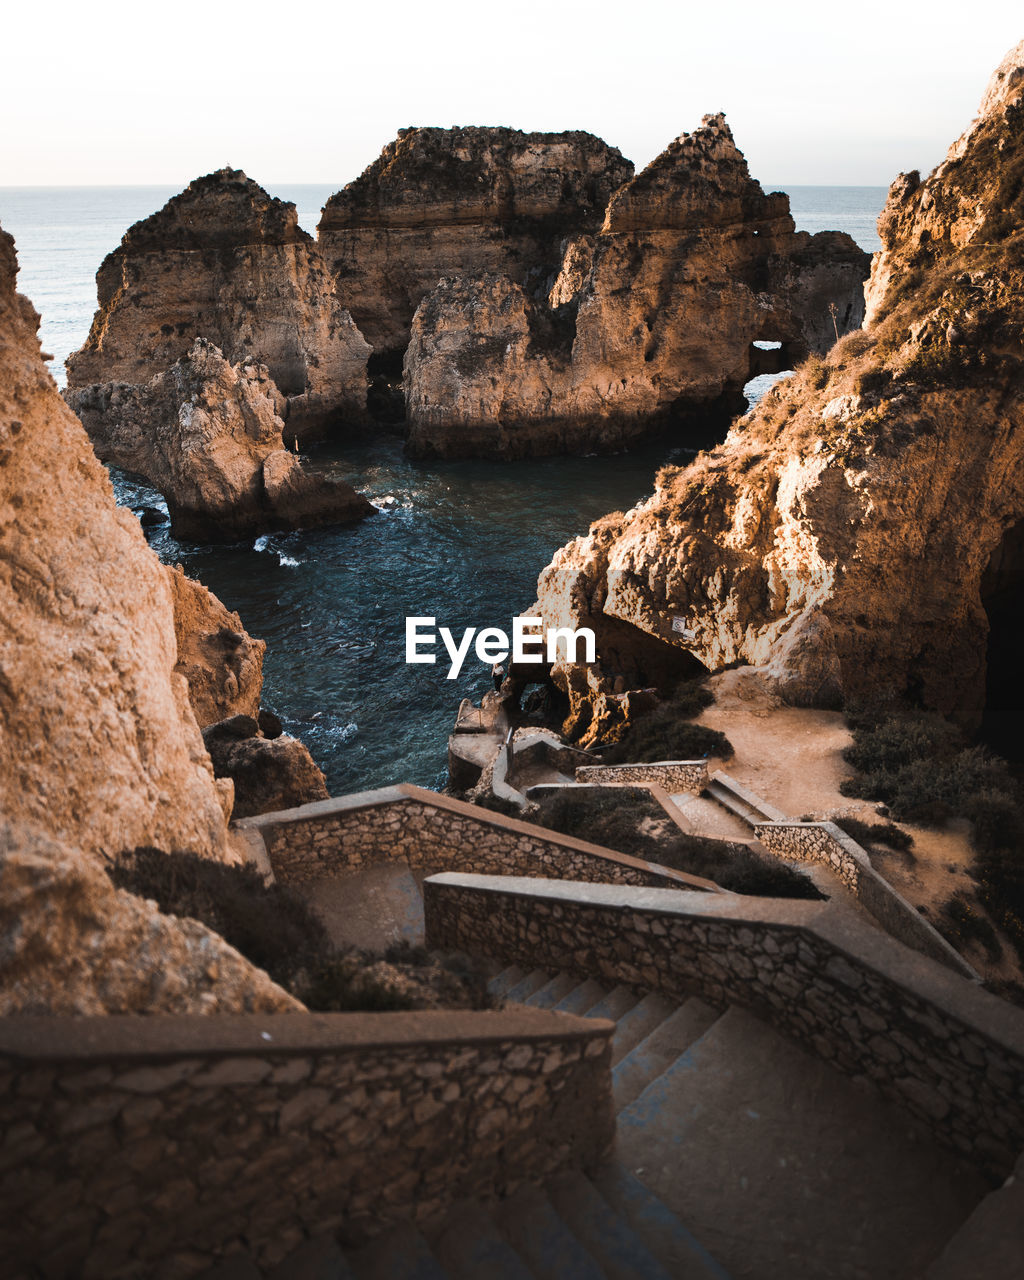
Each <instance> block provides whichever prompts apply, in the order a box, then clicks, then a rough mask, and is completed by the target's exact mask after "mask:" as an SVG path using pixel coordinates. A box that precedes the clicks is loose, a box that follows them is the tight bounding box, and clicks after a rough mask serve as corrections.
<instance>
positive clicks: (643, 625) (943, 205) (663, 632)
mask: <svg viewBox="0 0 1024 1280" xmlns="http://www.w3.org/2000/svg"><path fill="white" fill-rule="evenodd" d="M1022 65H1024V45H1022V46H1019V47H1018V49H1017V50H1015V51H1014V53H1013V54H1012V55H1011V56H1010V58H1008V60H1007V62H1005V63H1004V64H1003V66H1002V67H1001V68H1000V71H999V73H997V78H996V80H995V81H994V82H993V85H992V86H990V89H989V91H988V92H987V94H986V97H985V102H984V110H983V113H982V114H981V116H980V117H979V118H978V120H977V121H976V122H975V124H974V126H973V127H972V128H971V129H970V130H969V131H968V132H967V133H966V134H965V135H964V137H963V138H961V139H960V140H959V141H958V142H957V143H956V144H954V146H953V147H952V149H951V150H950V153H949V155H948V157H947V159H946V161H945V162H944V163H943V164H942V165H940V166H939V168H938V169H937V170H936V171H935V172H934V173H933V174H932V175H931V177H930V178H928V179H927V180H926V181H924V182H921V181H920V179H919V178H918V175H917V174H910V175H901V176H900V177H899V178H898V179H897V180H896V181H895V182H894V183H893V186H892V189H891V191H890V194H889V201H888V204H887V205H886V208H885V211H884V212H883V214H882V216H881V218H880V221H879V230H880V234H881V236H882V240H883V251H882V253H881V254H880V255H878V256H877V258H876V260H875V264H874V269H873V272H872V276H871V281H870V285H869V288H868V298H869V301H870V314H869V318H868V322H867V327H866V329H865V330H864V331H863V332H858V333H854V334H850V335H848V336H847V337H845V338H843V339H842V340H841V341H840V342H839V343H838V344H836V346H835V347H834V348H833V349H832V351H831V352H830V353H829V354H828V356H827V357H826V359H825V360H824V361H821V360H818V359H811V360H809V361H808V362H807V363H806V364H805V365H804V366H803V367H802V368H801V369H800V370H799V371H798V373H797V374H796V376H794V377H793V378H791V379H789V380H787V381H786V382H784V383H780V384H777V385H776V387H775V388H774V389H773V390H772V392H770V393H769V394H768V395H767V396H766V397H765V399H764V400H763V401H762V402H761V404H760V405H759V406H758V407H757V408H756V410H755V411H754V412H752V413H751V414H749V415H748V416H746V417H745V418H743V419H741V420H740V421H739V422H738V423H737V424H736V425H735V426H734V428H733V429H732V431H731V432H730V434H729V436H728V438H727V440H726V442H725V443H724V444H723V445H722V446H721V447H719V448H716V449H714V450H712V451H711V452H709V453H706V454H702V455H701V456H699V457H698V459H697V460H696V461H695V462H694V463H693V465H692V466H689V467H687V468H683V469H680V468H666V469H665V470H663V471H662V472H661V473H660V474H659V475H658V477H657V481H656V488H655V492H654V495H653V496H652V497H651V498H650V499H648V500H647V501H646V502H643V503H641V504H639V505H638V506H637V507H635V508H633V510H631V511H629V512H627V513H626V514H625V515H623V514H621V513H616V514H615V515H612V516H609V517H607V518H606V519H604V520H601V521H599V522H597V523H596V524H595V525H594V526H593V527H592V528H591V531H590V533H589V534H588V535H586V536H585V537H582V538H578V539H577V540H576V541H575V542H572V543H570V544H569V545H568V546H567V547H565V548H563V549H562V550H561V551H559V552H558V553H557V555H556V556H555V558H554V560H553V561H552V563H551V565H550V566H549V567H548V568H547V569H546V570H545V571H544V573H543V574H542V576H541V580H540V606H539V608H540V612H541V613H542V614H543V615H544V617H545V620H546V623H547V625H549V626H550V625H553V624H555V623H556V622H557V623H558V624H560V625H564V624H565V623H566V622H568V621H570V620H571V621H572V622H573V624H575V625H579V624H585V625H589V626H593V627H594V628H595V630H596V632H597V649H598V655H599V658H600V659H601V662H600V664H599V666H598V667H597V668H595V669H592V670H591V671H590V672H589V673H587V676H586V679H585V680H584V679H582V678H581V676H580V674H579V673H578V671H565V670H562V671H556V672H555V678H556V680H557V681H558V682H559V683H561V684H562V686H563V688H565V689H566V690H567V691H568V690H572V689H575V690H576V691H577V704H578V705H577V707H576V711H577V717H576V725H575V728H576V729H577V731H580V730H582V729H583V728H585V721H586V718H587V715H586V710H587V708H585V707H581V705H580V704H582V703H588V704H589V705H590V709H591V710H592V708H593V706H594V705H596V699H597V697H598V696H599V695H601V694H602V693H603V694H605V695H606V696H618V695H617V694H616V693H615V689H616V686H615V678H616V676H621V673H622V672H628V680H627V683H628V684H629V685H631V686H639V685H642V684H645V683H658V681H655V680H651V679H649V678H648V677H649V675H650V672H651V671H652V670H653V668H654V667H655V666H656V665H659V664H660V666H661V669H662V671H663V672H667V673H670V672H671V669H672V666H673V663H675V664H677V665H676V670H677V672H678V673H680V674H682V673H683V672H684V671H685V670H686V668H687V666H688V664H692V663H693V662H694V659H697V660H699V662H700V663H702V664H703V665H705V666H706V667H708V668H712V669H715V668H719V667H721V666H723V665H725V664H727V663H731V662H737V661H739V662H745V663H749V664H752V665H756V666H760V667H761V668H763V670H764V673H765V675H766V676H767V677H768V679H769V681H770V683H771V684H772V685H773V687H774V688H775V690H776V691H777V692H779V693H781V694H782V695H783V696H784V697H785V698H786V699H787V700H788V701H790V702H793V703H797V704H816V705H835V703H836V702H837V701H838V700H839V699H840V698H841V697H848V696H850V695H857V694H862V693H866V692H869V691H871V690H874V689H877V688H879V687H880V686H884V687H887V688H891V689H893V690H895V691H896V692H897V693H899V694H904V695H906V696H908V697H909V698H911V699H913V700H915V701H917V702H920V703H923V704H924V705H925V706H929V707H932V708H935V709H937V710H938V711H940V712H942V713H944V714H947V715H951V716H954V717H956V718H958V719H959V720H960V721H961V722H962V723H964V724H966V725H974V724H976V723H977V721H978V717H979V714H980V712H981V709H982V705H983V703H984V700H985V693H986V638H987V636H988V633H989V629H990V621H989V618H990V616H992V617H995V616H996V613H995V612H991V615H990V614H987V612H986V610H989V611H993V610H995V603H994V602H997V601H998V600H999V599H1000V598H1002V597H1004V596H1005V595H1006V594H1007V592H1009V593H1010V594H1011V595H1015V597H1019V587H1020V584H1021V583H1022V582H1024V534H1022V532H1021V531H1022V529H1024V524H1022V521H1024V395H1022V390H1021V388H1022V378H1021V375H1022V347H1021V333H1022V331H1024V268H1022V258H1021V252H1020V242H1021V231H1020V228H1021V226H1022V221H1024V194H1022V193H1024V185H1022V182H1021V175H1022V173H1024V97H1022V89H1024V85H1022V75H1024V73H1022V71H1021V67H1022ZM1018 652H1019V645H1018ZM662 683H663V681H662ZM620 687H621V686H620Z"/></svg>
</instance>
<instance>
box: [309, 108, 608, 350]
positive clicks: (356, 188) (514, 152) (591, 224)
mask: <svg viewBox="0 0 1024 1280" xmlns="http://www.w3.org/2000/svg"><path fill="white" fill-rule="evenodd" d="M632 173H633V166H632V165H631V164H630V163H629V161H628V160H624V159H623V157H622V155H621V154H620V153H619V152H618V151H617V150H616V149H615V148H614V147H609V146H607V145H606V144H605V143H603V142H602V141H601V140H600V139H599V138H595V137H594V136H593V135H592V134H589V133H579V132H575V133H522V132H520V131H519V130H518V129H505V128H457V129H418V128H417V129H402V130H401V131H400V132H399V134H398V137H397V138H396V139H395V141H394V142H390V143H388V145H387V146H386V147H385V148H384V150H383V152H382V153H381V155H380V156H379V157H378V158H377V159H376V160H375V161H374V162H373V164H371V165H370V167H369V168H368V169H367V170H366V171H365V172H364V173H363V174H362V175H361V176H360V177H358V178H357V179H356V180H355V181H354V182H350V183H349V185H348V186H347V187H345V188H344V189H343V190H341V191H339V192H338V193H337V194H336V195H334V196H332V197H331V198H330V200H328V202H327V204H326V205H325V207H324V211H323V216H322V218H321V220H320V226H319V229H318V238H319V245H320V249H321V251H322V253H323V256H324V258H325V260H326V261H327V263H328V266H329V267H330V269H331V271H332V272H333V273H334V275H335V277H336V279H337V281H338V294H339V297H340V298H342V299H343V300H344V304H345V306H347V307H348V308H349V310H350V311H351V312H352V315H353V317H354V318H355V321H356V323H357V324H358V325H359V328H360V330H361V331H362V332H363V334H364V335H365V336H366V338H367V340H368V341H369V342H370V343H372V345H373V347H374V351H375V353H377V354H382V353H383V354H386V353H388V352H392V353H396V352H397V353H398V354H399V355H400V354H401V352H402V351H403V350H404V349H405V346H406V344H407V343H408V341H409V330H410V324H411V322H412V317H413V313H414V311H415V310H416V307H417V306H418V305H419V302H420V300H421V299H422V298H423V297H424V296H425V295H426V294H427V293H429V292H430V290H431V289H433V288H434V286H435V285H436V284H437V282H438V281H439V280H440V279H441V277H442V276H455V275H458V276H479V275H481V274H484V273H486V272H501V273H502V274H505V275H507V276H509V277H510V279H512V280H514V281H516V282H517V283H519V284H529V285H530V287H531V288H540V289H542V290H543V289H544V287H545V282H546V281H547V278H548V277H549V276H551V275H553V274H554V273H555V272H556V271H557V269H558V263H559V259H560V257H561V243H562V241H563V240H564V239H565V238H566V237H569V236H574V235H578V234H581V233H583V232H586V231H596V230H597V228H598V227H599V226H600V223H601V219H602V218H603V216H604V210H605V206H606V205H607V204H608V200H609V198H610V196H611V194H612V192H613V191H614V190H615V189H616V188H617V187H618V186H620V185H621V184H622V183H623V182H625V181H626V180H627V179H628V178H630V177H631V176H632Z"/></svg>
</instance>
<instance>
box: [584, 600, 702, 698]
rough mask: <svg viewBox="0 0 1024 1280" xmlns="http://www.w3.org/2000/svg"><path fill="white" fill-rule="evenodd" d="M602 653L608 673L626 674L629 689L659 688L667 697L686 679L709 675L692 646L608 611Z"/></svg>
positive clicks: (602, 632) (600, 644)
mask: <svg viewBox="0 0 1024 1280" xmlns="http://www.w3.org/2000/svg"><path fill="white" fill-rule="evenodd" d="M598 653H599V655H600V658H601V665H602V667H603V669H604V671H605V673H606V674H609V675H614V676H617V677H622V682H623V685H624V687H625V688H627V689H643V688H649V689H657V690H658V692H659V693H660V694H662V695H663V696H664V695H667V694H670V693H671V692H672V691H673V690H674V689H675V687H676V686H677V685H678V684H680V683H681V682H682V681H683V680H693V679H695V678H696V677H697V676H706V675H707V674H708V668H707V667H706V666H705V665H704V664H703V663H702V662H701V661H700V659H699V658H697V657H695V656H694V655H693V654H692V653H691V652H690V651H689V649H683V648H681V647H680V646H678V645H674V644H669V643H668V642H667V641H665V640H662V639H660V638H659V637H658V636H654V635H651V634H650V633H649V632H647V631H641V630H640V628H639V627H635V626H633V624H632V623H630V622H623V621H622V620H621V619H619V618H612V617H609V616H608V615H607V614H605V615H604V616H603V617H602V618H601V625H600V628H599V631H598Z"/></svg>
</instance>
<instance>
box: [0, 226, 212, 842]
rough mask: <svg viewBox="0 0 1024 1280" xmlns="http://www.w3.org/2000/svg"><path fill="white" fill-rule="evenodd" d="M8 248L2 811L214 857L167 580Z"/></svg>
mask: <svg viewBox="0 0 1024 1280" xmlns="http://www.w3.org/2000/svg"><path fill="white" fill-rule="evenodd" d="M16 270H17V264H16V260H15V256H14V247H13V242H12V241H11V239H10V237H9V236H6V235H5V236H3V238H2V240H0V388H2V390H0V424H2V425H0V431H2V437H0V439H2V443H0V458H2V460H3V466H2V468H0V602H2V605H0V618H2V619H3V622H2V631H0V637H2V650H0V655H2V656H0V672H2V674H0V725H2V730H3V731H2V734H0V796H2V801H3V806H2V807H3V810H4V812H5V813H6V814H7V816H8V817H10V818H19V817H25V818H31V819H33V820H35V821H36V822H38V823H40V824H41V825H42V826H43V827H44V829H46V830H47V831H49V832H51V833H52V834H53V835H54V836H56V837H57V838H59V839H66V840H69V841H71V842H77V843H79V844H80V845H81V846H82V847H83V848H86V849H88V850H93V851H96V852H100V851H106V852H116V851H117V850H119V849H121V848H125V847H131V846H134V845H139V844H155V845H160V846H163V847H172V846H174V847H179V848H191V849H194V850H196V851H201V852H205V853H211V854H215V853H217V852H218V851H219V850H220V849H221V848H222V847H223V842H224V834H225V833H224V817H223V813H222V811H221V805H220V802H219V800H218V795H217V791H216V788H215V786H214V780H213V774H212V771H211V769H210V764H209V761H208V759H207V757H206V753H205V751H204V750H203V745H202V739H201V737H200V735H199V730H198V728H197V726H196V722H195V718H194V717H193V715H192V711H191V709H190V707H189V701H188V690H187V686H186V684H185V681H184V680H183V679H182V678H180V677H178V676H175V674H174V666H175V663H176V661H177V648H176V645H175V638H174V614H173V604H172V598H171V589H170V584H169V582H168V579H167V574H166V573H165V571H164V569H163V568H162V566H161V565H160V563H159V561H158V560H157V559H156V557H155V555H153V553H152V552H151V551H150V549H149V547H148V546H147V545H146V540H145V538H144V537H143V535H142V530H141V528H140V527H139V523H138V521H137V520H136V519H135V517H134V516H133V515H132V514H131V513H130V512H128V511H124V510H121V509H119V508H118V507H117V506H116V504H115V502H114V494H113V490H112V489H111V485H110V481H109V479H108V477H107V473H106V471H105V470H104V468H103V467H102V466H101V465H100V463H99V462H98V461H97V459H96V456H95V454H94V453H93V451H92V448H91V447H90V445H89V441H88V440H87V438H86V436H85V432H84V431H83V430H82V426H81V423H79V421H78V419H77V418H76V417H75V415H74V414H73V413H72V412H71V410H70V409H68V408H67V406H66V405H65V404H64V403H63V402H62V401H61V398H60V396H59V395H58V394H57V391H56V388H55V387H54V385H53V382H52V381H51V379H50V377H49V375H48V374H47V372H46V369H45V367H44V365H43V363H42V360H41V359H40V354H39V343H38V340H37V338H36V333H35V331H36V326H37V324H38V317H37V316H36V314H35V312H34V311H33V310H32V308H31V306H30V304H29V303H28V302H27V301H26V300H25V299H24V298H21V297H19V296H18V295H17V294H16V293H15V292H14V279H15V273H16Z"/></svg>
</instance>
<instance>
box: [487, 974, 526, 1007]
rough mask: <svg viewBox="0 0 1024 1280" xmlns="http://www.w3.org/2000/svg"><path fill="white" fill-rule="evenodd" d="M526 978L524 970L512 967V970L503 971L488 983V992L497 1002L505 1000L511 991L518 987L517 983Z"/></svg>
mask: <svg viewBox="0 0 1024 1280" xmlns="http://www.w3.org/2000/svg"><path fill="white" fill-rule="evenodd" d="M525 977H526V974H525V972H524V971H523V970H522V969H520V968H519V967H518V966H517V965H512V966H511V968H508V969H502V971H501V973H499V974H496V975H495V976H494V977H493V978H492V979H491V980H490V982H488V984H487V990H488V992H489V993H490V994H491V995H492V996H494V998H495V999H496V1000H501V999H504V997H505V996H507V995H508V993H509V991H510V990H511V989H512V988H513V987H514V986H516V984H517V983H520V982H522V980H523V979H524V978H525Z"/></svg>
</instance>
